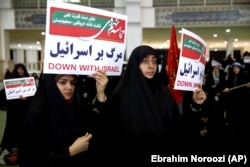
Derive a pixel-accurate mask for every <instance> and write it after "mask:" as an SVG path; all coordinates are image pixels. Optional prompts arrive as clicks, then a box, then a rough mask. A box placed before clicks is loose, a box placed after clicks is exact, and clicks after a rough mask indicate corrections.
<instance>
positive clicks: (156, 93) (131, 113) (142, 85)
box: [106, 45, 179, 166]
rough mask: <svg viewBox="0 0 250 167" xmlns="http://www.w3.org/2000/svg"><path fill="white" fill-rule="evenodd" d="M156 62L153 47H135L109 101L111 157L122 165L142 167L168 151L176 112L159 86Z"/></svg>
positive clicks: (170, 100) (156, 58)
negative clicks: (152, 158)
mask: <svg viewBox="0 0 250 167" xmlns="http://www.w3.org/2000/svg"><path fill="white" fill-rule="evenodd" d="M158 60H159V58H158V53H157V52H156V51H155V50H154V49H153V48H152V47H150V46H146V45H142V46H138V47H136V48H135V49H134V50H133V51H132V54H131V55H130V58H129V61H128V64H127V69H126V71H124V73H123V75H122V76H121V79H120V81H119V83H118V85H117V87H116V88H115V89H114V91H113V94H112V96H111V99H110V101H109V102H110V111H112V115H111V116H110V117H109V118H111V119H112V120H111V121H109V123H111V126H110V127H111V128H110V129H113V131H112V132H113V133H110V134H114V136H113V138H112V139H113V143H112V145H111V146H114V147H115V148H114V150H113V151H114V154H112V158H113V159H115V158H114V157H113V156H116V155H117V157H116V159H117V161H118V162H119V161H120V162H121V163H122V164H126V165H132V164H137V163H138V164H140V165H141V166H145V165H146V164H147V163H149V162H150V155H151V154H153V153H157V154H159V153H160V152H161V151H170V150H171V148H170V147H171V145H172V144H171V141H172V140H173V136H174V131H175V125H176V123H177V120H178V118H179V110H178V106H177V104H176V102H175V101H174V99H173V98H172V96H171V94H170V91H169V89H168V88H167V86H166V85H163V84H161V81H160V77H159V73H158ZM109 118H107V119H106V120H108V119H109ZM109 131H111V130H109ZM136 162H137V163H136Z"/></svg>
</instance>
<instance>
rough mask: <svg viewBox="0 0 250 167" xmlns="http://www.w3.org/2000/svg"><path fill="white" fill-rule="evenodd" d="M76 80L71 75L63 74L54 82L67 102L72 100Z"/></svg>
mask: <svg viewBox="0 0 250 167" xmlns="http://www.w3.org/2000/svg"><path fill="white" fill-rule="evenodd" d="M76 82H77V81H76V79H75V77H74V76H73V75H63V76H62V77H61V78H60V79H59V80H58V81H57V82H56V85H57V87H58V89H59V90H60V92H61V93H62V95H63V97H64V99H65V100H66V101H67V102H71V101H72V100H73V95H74V91H75V85H76Z"/></svg>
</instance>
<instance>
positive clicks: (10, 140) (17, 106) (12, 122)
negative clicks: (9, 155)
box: [1, 64, 32, 151]
mask: <svg viewBox="0 0 250 167" xmlns="http://www.w3.org/2000/svg"><path fill="white" fill-rule="evenodd" d="M19 68H22V69H23V70H24V75H23V76H20V75H19V73H18V69H19ZM22 77H29V74H28V72H27V70H26V67H25V66H24V65H23V64H16V65H15V67H14V70H13V71H12V73H11V75H10V76H9V78H8V79H16V78H22ZM31 100H32V97H27V98H26V99H12V100H7V115H6V125H5V130H4V135H3V139H2V143H1V147H2V148H3V149H7V150H9V151H11V150H12V149H13V148H18V146H19V143H20V140H21V128H22V127H23V124H24V119H25V116H26V113H27V111H28V108H29V105H30V103H31Z"/></svg>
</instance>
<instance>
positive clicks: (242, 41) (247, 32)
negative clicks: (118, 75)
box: [8, 26, 250, 51]
mask: <svg viewBox="0 0 250 167" xmlns="http://www.w3.org/2000/svg"><path fill="white" fill-rule="evenodd" d="M226 28H230V29H231V31H230V32H229V33H226V32H225V30H226ZM185 29H187V30H189V31H192V32H193V33H195V34H197V35H198V36H200V37H201V38H202V39H203V40H204V41H205V42H206V44H207V46H208V47H209V48H210V49H211V50H215V49H218V50H226V48H227V45H226V44H225V41H227V40H228V39H229V38H233V40H234V39H235V38H237V39H238V41H237V42H233V45H234V48H235V49H236V50H242V51H250V27H249V26H242V27H204V28H200V27H199V28H197V27H195V28H191V27H189V28H185ZM176 30H177V32H178V31H179V30H181V28H176ZM8 31H9V36H10V48H11V49H20V48H23V49H37V50H39V49H40V48H41V46H40V44H37V43H36V42H37V41H42V40H44V39H45V36H44V35H41V33H42V32H43V31H44V30H8ZM215 33H216V34H217V35H218V36H217V37H213V34H215ZM169 39H170V28H144V29H143V41H142V43H143V44H147V45H150V46H152V47H154V48H157V49H166V48H168V47H169V43H167V40H169ZM177 41H178V43H179V46H180V42H181V34H180V33H177ZM18 44H21V45H22V46H21V47H18ZM31 46H32V48H30V47H31Z"/></svg>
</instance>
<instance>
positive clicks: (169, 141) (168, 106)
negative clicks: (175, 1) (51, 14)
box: [0, 45, 250, 167]
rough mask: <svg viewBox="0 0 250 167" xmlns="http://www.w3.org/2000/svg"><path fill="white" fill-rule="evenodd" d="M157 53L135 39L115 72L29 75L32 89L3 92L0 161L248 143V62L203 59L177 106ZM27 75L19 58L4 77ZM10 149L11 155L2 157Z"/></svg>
mask: <svg viewBox="0 0 250 167" xmlns="http://www.w3.org/2000/svg"><path fill="white" fill-rule="evenodd" d="M160 61H162V60H161V58H160V57H159V53H158V52H157V51H156V50H155V49H153V48H152V47H150V46H147V45H140V46H138V47H136V48H135V49H134V50H133V51H132V53H131V55H130V56H129V60H128V63H127V64H126V69H125V68H124V71H123V72H122V74H121V76H117V77H110V76H107V75H106V73H105V71H102V70H99V71H96V72H94V73H93V74H92V75H89V76H84V75H73V74H72V75H71V74H42V75H41V76H40V78H39V77H38V76H37V75H35V74H34V75H32V76H34V77H35V78H36V81H37V82H36V83H37V88H38V89H37V91H36V94H35V95H34V96H31V97H22V96H20V98H19V99H14V100H7V108H6V111H7V119H6V120H7V121H6V127H5V131H4V135H3V140H2V143H1V148H2V153H1V155H0V163H2V164H5V165H16V164H18V165H19V166H20V167H30V166H37V167H39V166H41V167H42V166H43V167H44V166H47V167H49V166H55V167H56V166H58V167H63V166H65V167H68V166H95V165H97V164H99V163H100V161H101V162H102V163H103V164H107V165H118V166H119V165H133V164H140V165H141V166H152V163H151V157H150V156H151V155H154V154H157V155H158V154H161V155H163V156H164V155H165V156H169V155H171V154H190V153H191V152H192V153H193V152H196V153H215V152H216V153H218V152H224V153H227V152H231V151H232V152H235V151H242V150H245V151H246V149H245V145H246V144H247V142H248V141H249V135H248V133H249V127H250V126H249V125H248V124H249V123H248V122H249V121H248V120H247V119H248V117H247V115H248V113H249V111H248V110H249V108H250V106H249V104H250V88H249V87H250V77H249V73H250V72H249V71H250V69H248V68H246V67H247V66H245V65H244V63H243V62H240V61H233V62H231V64H229V68H228V69H229V70H228V72H225V70H224V69H223V66H222V64H221V63H219V62H217V61H216V60H213V61H211V62H208V66H206V68H207V69H206V75H205V76H206V81H205V82H204V84H203V85H200V87H199V88H198V89H196V90H194V91H193V92H191V91H185V93H184V97H183V102H182V109H183V111H179V107H178V105H177V103H176V102H175V100H174V98H173V97H172V95H171V93H170V90H169V87H168V81H167V80H166V78H167V77H164V76H163V74H162V73H160V72H159V69H158V68H159V66H158V65H159V63H160ZM210 63H211V64H210ZM162 64H164V65H165V63H164V62H163V63H162ZM162 68H164V67H161V69H162ZM208 68H209V69H208ZM165 72H166V71H165ZM166 75H167V73H166ZM28 76H29V74H28V71H27V70H26V67H25V66H24V65H23V64H21V63H18V64H16V65H15V67H14V69H13V71H12V72H11V74H9V76H8V79H14V78H20V77H28ZM6 79H7V78H6ZM228 143H229V144H228ZM13 152H15V153H16V159H15V161H8V159H7V158H6V157H7V155H9V154H13Z"/></svg>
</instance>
